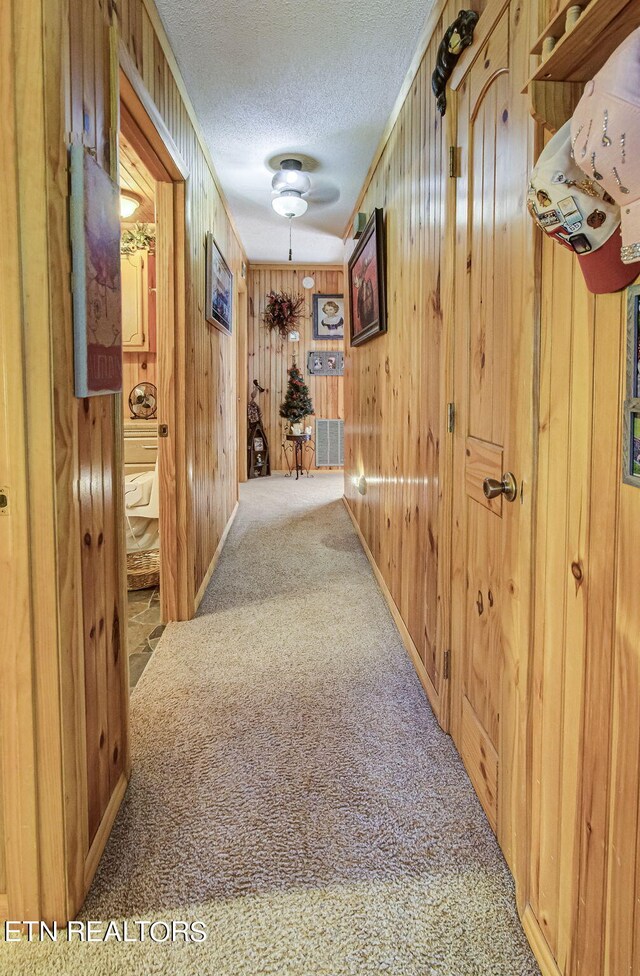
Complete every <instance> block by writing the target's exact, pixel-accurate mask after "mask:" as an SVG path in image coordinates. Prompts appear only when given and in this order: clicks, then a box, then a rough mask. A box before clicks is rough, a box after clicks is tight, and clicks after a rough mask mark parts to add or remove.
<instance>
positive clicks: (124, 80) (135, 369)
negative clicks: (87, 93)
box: [118, 47, 193, 678]
mask: <svg viewBox="0 0 640 976" xmlns="http://www.w3.org/2000/svg"><path fill="white" fill-rule="evenodd" d="M119 114H120V124H119V134H118V142H119V182H120V185H121V194H122V196H123V197H125V199H126V196H127V194H128V195H129V197H133V202H135V203H137V206H136V209H135V211H133V212H132V213H131V214H130V215H129V219H128V223H127V229H128V231H129V235H128V238H127V240H128V248H126V247H125V248H124V250H125V252H126V253H123V254H122V271H123V279H122V288H123V407H124V411H125V416H124V417H123V428H124V444H123V455H124V463H123V467H124V471H123V476H124V477H125V479H127V478H128V477H130V479H131V480H130V482H129V490H128V498H127V499H126V500H125V501H127V502H128V504H127V506H126V507H127V512H126V516H125V523H126V524H125V533H126V536H127V549H128V554H127V576H128V585H129V588H130V594H131V593H133V594H135V593H136V592H137V593H138V594H139V598H136V596H135V595H134V596H133V597H131V596H130V603H131V604H132V605H133V609H134V611H136V612H134V613H132V617H135V618H138V619H137V620H136V621H135V627H134V628H133V629H132V630H131V635H132V638H133V639H134V640H135V641H136V643H135V644H134V646H133V647H131V648H130V650H133V651H135V652H136V653H142V654H145V655H146V657H147V660H148V657H149V656H150V653H151V652H152V651H153V649H154V646H155V643H156V642H157V640H158V639H159V635H160V633H161V630H160V628H161V626H162V625H163V624H166V623H168V622H169V621H172V620H185V619H189V618H190V617H191V616H192V613H193V606H192V605H191V604H190V602H189V596H188V595H189V589H190V588H189V585H188V583H189V578H188V573H189V569H188V559H187V553H186V548H187V547H186V544H185V535H186V526H187V497H188V490H189V487H188V479H187V470H186V462H185V439H186V436H187V431H186V419H185V396H184V374H185V368H184V357H185V348H184V345H185V344H184V320H185V283H184V282H185V275H184V263H185V256H184V221H185V180H186V178H187V175H188V168H187V166H186V164H185V163H184V161H183V160H182V158H181V156H180V154H179V153H178V151H177V149H176V146H175V144H174V143H173V140H172V139H171V136H170V134H169V133H168V132H167V130H166V126H165V125H164V123H163V121H162V119H161V118H160V116H159V115H158V112H157V109H156V107H155V105H154V104H153V102H152V101H151V100H150V98H149V95H148V92H147V91H146V88H145V87H144V85H143V84H142V81H141V79H140V76H139V74H138V72H137V69H136V68H135V66H134V65H133V64H132V63H131V61H130V58H129V56H128V54H127V52H126V50H125V49H124V48H123V47H121V48H120V112H119ZM151 218H152V219H151ZM136 507H138V508H139V509H140V508H141V509H142V510H143V511H142V512H140V514H138V513H137V512H136V513H135V514H134V509H135V508H136ZM133 519H136V520H138V521H137V523H134V522H133ZM145 520H146V521H145ZM136 530H137V532H136ZM136 536H137V538H136ZM154 554H155V555H154ZM136 575H138V577H139V578H138V580H136V578H135V577H136ZM132 584H133V585H134V586H135V587H136V589H133V587H132ZM140 584H142V585H140ZM143 591H144V592H143ZM138 625H139V626H138ZM147 625H149V626H148V630H147V632H146V633H145V630H146V629H147ZM134 631H135V633H134ZM138 638H139V639H140V640H139V641H138ZM145 641H146V642H147V644H148V647H146V648H145V647H144V643H145ZM139 643H142V645H143V646H142V647H139V646H138V644H139ZM145 663H146V661H144V660H143V659H140V660H136V661H135V662H134V665H135V667H132V669H131V672H132V678H135V673H136V671H137V672H141V669H142V667H143V666H144V664H145Z"/></svg>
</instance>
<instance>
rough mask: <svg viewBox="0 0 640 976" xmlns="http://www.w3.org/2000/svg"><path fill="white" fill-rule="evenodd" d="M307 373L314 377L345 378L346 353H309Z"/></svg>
mask: <svg viewBox="0 0 640 976" xmlns="http://www.w3.org/2000/svg"><path fill="white" fill-rule="evenodd" d="M307 372H308V373H311V375H312V376H344V353H343V352H324V351H322V352H317V351H316V352H309V353H307Z"/></svg>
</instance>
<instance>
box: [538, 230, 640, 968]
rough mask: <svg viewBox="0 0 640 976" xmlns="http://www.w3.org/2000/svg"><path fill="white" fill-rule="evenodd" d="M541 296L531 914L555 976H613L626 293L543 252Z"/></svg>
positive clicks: (620, 948)
mask: <svg viewBox="0 0 640 976" xmlns="http://www.w3.org/2000/svg"><path fill="white" fill-rule="evenodd" d="M541 298H542V311H541V360H540V363H541V369H540V388H539V389H540V431H539V438H538V448H539V476H538V506H537V546H536V550H537V559H536V572H535V583H536V614H535V635H534V636H535V643H534V650H533V659H532V666H533V682H534V688H535V697H534V699H533V701H532V703H531V704H532V729H531V741H532V755H531V759H532V774H531V809H532V837H531V845H530V858H531V861H530V877H531V884H530V911H531V912H532V914H533V915H534V916H535V919H536V922H537V924H538V925H539V927H540V929H541V931H542V933H543V934H544V937H545V941H546V943H547V944H548V946H549V949H550V952H551V954H552V955H553V957H554V958H555V959H556V960H557V962H558V964H559V968H560V971H561V972H562V973H563V974H564V973H569V974H572V976H573V974H576V976H577V974H586V973H598V974H606V976H615V974H618V973H635V972H636V971H638V969H639V967H640V946H639V945H638V943H637V940H636V939H635V938H634V935H633V931H634V926H635V925H636V924H637V923H636V921H635V919H636V917H637V905H638V898H639V897H640V889H639V888H638V887H637V881H636V875H637V873H638V872H637V866H638V864H639V863H640V850H639V848H638V829H639V826H640V816H639V807H638V785H639V780H638V772H637V770H638V763H637V757H638V747H639V746H640V741H639V739H638V733H637V729H638V718H639V715H640V713H639V706H640V671H639V669H638V663H639V661H640V626H639V618H638V611H637V599H636V598H635V595H634V587H633V576H632V573H631V563H630V562H629V559H630V553H631V552H633V551H634V549H636V548H637V546H638V545H640V520H639V516H640V496H639V494H638V492H637V490H635V489H633V488H629V486H626V485H623V484H622V482H621V471H622V459H621V450H622V410H621V405H622V402H623V400H624V397H625V392H624V390H625V386H624V384H625V375H624V368H625V362H626V297H625V294H624V293H622V294H614V295H601V296H593V295H590V294H589V293H588V292H587V290H586V288H585V285H584V281H583V279H582V276H581V274H580V271H579V269H578V267H577V264H576V262H575V261H573V260H572V257H571V255H570V254H568V253H566V252H564V251H563V249H562V248H558V247H554V246H553V245H552V243H551V242H549V241H546V240H545V241H544V242H543V255H542V278H541ZM622 851H624V854H622ZM634 906H635V907H634Z"/></svg>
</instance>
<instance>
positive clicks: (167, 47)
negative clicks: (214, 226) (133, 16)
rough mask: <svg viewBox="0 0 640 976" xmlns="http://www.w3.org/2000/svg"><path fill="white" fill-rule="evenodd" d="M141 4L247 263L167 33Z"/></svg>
mask: <svg viewBox="0 0 640 976" xmlns="http://www.w3.org/2000/svg"><path fill="white" fill-rule="evenodd" d="M142 4H143V6H144V9H145V11H146V13H147V16H148V18H149V20H150V21H151V25H152V27H153V29H154V31H155V34H156V37H157V39H158V42H159V44H160V47H161V48H162V52H163V54H164V56H165V58H166V59H167V64H168V65H169V70H170V71H171V74H172V75H173V78H174V81H175V83H176V85H177V87H178V91H179V92H180V97H181V98H182V101H183V102H184V106H185V108H186V110H187V114H188V116H189V119H190V120H191V125H192V126H193V128H194V131H195V134H196V139H197V140H198V142H199V144H200V149H201V150H202V155H203V156H204V158H205V161H206V163H207V166H208V167H209V172H210V173H211V179H212V180H213V182H214V184H215V187H216V189H217V191H218V193H219V194H220V200H221V201H222V206H223V207H224V209H225V212H226V214H227V218H228V220H229V223H230V224H231V229H232V230H233V233H234V234H235V236H236V240H237V241H238V245H239V247H240V250H241V251H242V255H243V259H244V261H245V262H246V261H247V255H246V251H245V249H244V245H243V243H242V238H241V237H240V233H239V231H238V227H237V225H236V222H235V220H234V218H233V215H232V213H231V209H230V207H229V203H228V201H227V198H226V195H225V193H224V191H223V189H222V186H221V185H220V180H219V179H218V174H217V172H216V168H215V166H214V164H213V159H212V157H211V153H210V152H209V147H208V145H207V140H206V138H205V134H204V132H203V129H202V126H201V125H200V120H199V119H198V116H197V115H196V110H195V108H194V107H193V103H192V101H191V98H190V97H189V93H188V91H187V87H186V85H185V83H184V79H183V77H182V73H181V71H180V68H179V67H178V62H177V61H176V58H175V55H174V53H173V48H172V47H171V43H170V41H169V38H168V37H167V32H166V31H165V29H164V24H163V23H162V20H161V19H160V14H159V13H158V9H157V7H156V5H155V3H154V2H153V0H142Z"/></svg>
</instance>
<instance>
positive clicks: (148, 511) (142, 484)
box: [124, 463, 160, 552]
mask: <svg viewBox="0 0 640 976" xmlns="http://www.w3.org/2000/svg"><path fill="white" fill-rule="evenodd" d="M159 494H160V492H159V487H158V465H157V463H156V465H155V467H154V469H153V471H143V472H141V473H140V474H127V475H125V477H124V506H125V522H126V525H125V529H126V539H127V552H140V551H141V550H143V549H159V548H160V532H159V525H158V519H159V517H160V509H159Z"/></svg>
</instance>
